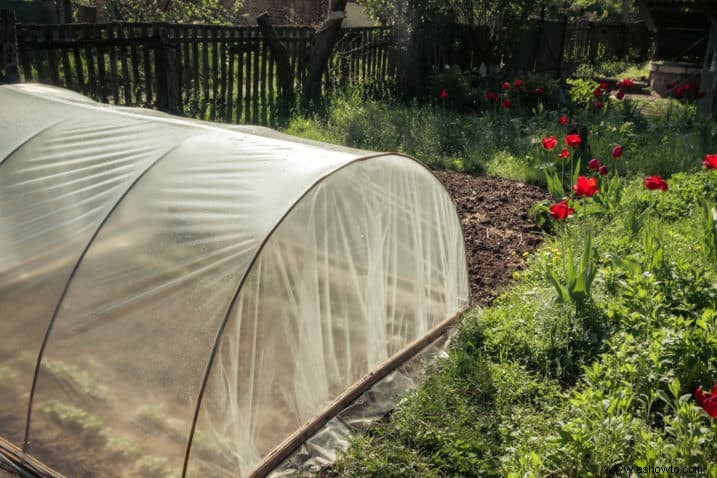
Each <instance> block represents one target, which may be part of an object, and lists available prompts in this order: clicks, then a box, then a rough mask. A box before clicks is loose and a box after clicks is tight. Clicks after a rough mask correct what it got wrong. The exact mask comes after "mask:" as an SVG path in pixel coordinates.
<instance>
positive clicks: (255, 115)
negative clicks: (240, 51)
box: [251, 32, 261, 124]
mask: <svg viewBox="0 0 717 478" xmlns="http://www.w3.org/2000/svg"><path fill="white" fill-rule="evenodd" d="M251 37H252V40H253V41H252V45H255V43H254V41H255V40H256V32H252V33H251ZM252 57H253V58H252V67H253V68H254V71H253V72H252V79H253V81H254V84H253V86H252V115H251V119H252V123H253V124H259V114H260V111H259V66H260V63H261V51H260V50H258V49H256V50H253V51H252Z"/></svg>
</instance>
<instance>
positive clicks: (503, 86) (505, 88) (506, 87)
mask: <svg viewBox="0 0 717 478" xmlns="http://www.w3.org/2000/svg"><path fill="white" fill-rule="evenodd" d="M501 87H502V88H503V89H504V90H509V89H510V83H508V82H507V81H504V82H503V84H502V85H501Z"/></svg>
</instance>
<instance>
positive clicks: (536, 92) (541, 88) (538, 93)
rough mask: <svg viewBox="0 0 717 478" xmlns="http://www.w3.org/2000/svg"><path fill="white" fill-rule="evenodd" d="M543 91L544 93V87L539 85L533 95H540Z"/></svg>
mask: <svg viewBox="0 0 717 478" xmlns="http://www.w3.org/2000/svg"><path fill="white" fill-rule="evenodd" d="M543 93H545V88H543V87H540V86H539V87H537V88H536V89H535V96H542V94H543Z"/></svg>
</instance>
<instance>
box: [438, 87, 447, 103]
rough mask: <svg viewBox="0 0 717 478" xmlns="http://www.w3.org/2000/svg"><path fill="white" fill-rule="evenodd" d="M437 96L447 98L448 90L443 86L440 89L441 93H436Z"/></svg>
mask: <svg viewBox="0 0 717 478" xmlns="http://www.w3.org/2000/svg"><path fill="white" fill-rule="evenodd" d="M438 97H439V98H440V99H441V100H445V99H446V98H448V90H447V89H445V88H443V89H442V90H441V94H440V95H438Z"/></svg>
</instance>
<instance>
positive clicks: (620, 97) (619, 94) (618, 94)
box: [615, 91, 625, 100]
mask: <svg viewBox="0 0 717 478" xmlns="http://www.w3.org/2000/svg"><path fill="white" fill-rule="evenodd" d="M624 97H625V93H623V92H622V91H618V92H617V94H616V95H615V98H617V99H618V100H621V99H623V98H624Z"/></svg>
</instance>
